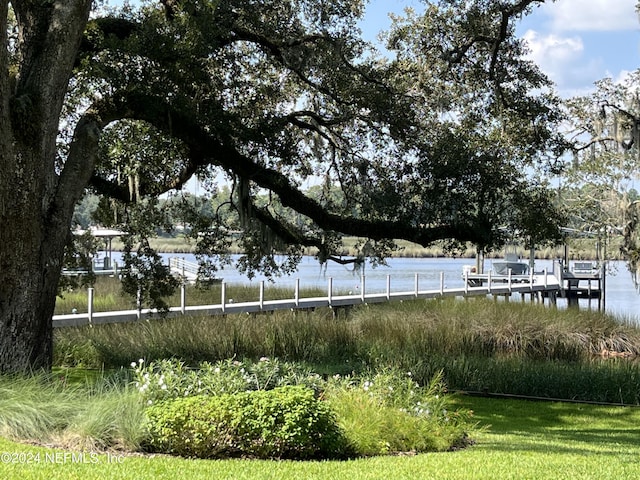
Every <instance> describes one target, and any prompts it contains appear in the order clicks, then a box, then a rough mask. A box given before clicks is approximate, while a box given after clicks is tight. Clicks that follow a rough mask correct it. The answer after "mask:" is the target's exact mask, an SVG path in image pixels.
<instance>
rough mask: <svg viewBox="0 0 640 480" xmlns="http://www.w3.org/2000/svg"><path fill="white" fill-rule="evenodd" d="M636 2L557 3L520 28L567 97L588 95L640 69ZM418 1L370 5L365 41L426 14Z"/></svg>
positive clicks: (549, 4) (534, 54)
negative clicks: (599, 83) (405, 14)
mask: <svg viewBox="0 0 640 480" xmlns="http://www.w3.org/2000/svg"><path fill="white" fill-rule="evenodd" d="M635 4H636V0H557V1H556V2H551V1H550V0H548V2H547V3H545V4H544V5H542V6H541V7H538V8H536V9H535V11H534V13H533V14H532V15H530V16H528V17H526V18H525V19H524V20H523V21H522V22H521V23H520V25H519V26H518V34H519V35H520V36H521V37H523V38H525V39H526V40H527V42H528V44H529V48H530V50H531V54H530V55H531V58H532V59H533V60H535V61H536V63H538V64H539V65H540V66H541V68H542V69H543V71H544V72H545V73H547V75H549V77H550V78H551V79H552V80H553V81H554V82H555V83H556V85H557V88H558V91H559V92H560V94H561V95H562V96H564V97H569V96H573V95H579V94H584V93H586V92H588V91H589V90H591V89H592V88H593V83H594V82H595V81H596V80H599V79H602V78H605V77H612V78H614V79H621V78H623V76H624V75H625V74H626V73H627V72H630V71H634V70H636V69H638V68H640V20H639V18H638V15H637V14H636V11H635ZM421 5H422V2H421V1H419V0H370V2H369V4H368V6H367V10H366V13H365V19H364V21H363V23H362V30H363V34H364V36H365V38H367V39H368V40H372V41H373V40H375V36H376V33H377V32H379V31H380V30H384V29H386V28H388V26H389V24H390V21H389V18H388V13H389V12H394V13H402V11H403V10H404V8H405V7H412V8H414V9H415V10H416V11H420V10H421Z"/></svg>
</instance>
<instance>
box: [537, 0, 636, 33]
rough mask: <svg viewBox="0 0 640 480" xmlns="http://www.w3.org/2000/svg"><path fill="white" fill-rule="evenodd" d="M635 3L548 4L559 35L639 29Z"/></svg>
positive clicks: (575, 0)
mask: <svg viewBox="0 0 640 480" xmlns="http://www.w3.org/2000/svg"><path fill="white" fill-rule="evenodd" d="M635 3H636V2H635V1H634V0H557V1H556V2H550V3H545V4H544V5H543V6H542V7H541V9H542V12H543V13H544V14H545V15H546V16H548V17H550V21H551V28H552V29H553V30H554V31H556V32H569V31H576V32H578V31H581V32H587V31H623V30H638V28H639V27H640V22H639V20H638V15H637V13H636V10H635Z"/></svg>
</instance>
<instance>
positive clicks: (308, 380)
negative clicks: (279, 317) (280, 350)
mask: <svg viewBox="0 0 640 480" xmlns="http://www.w3.org/2000/svg"><path fill="white" fill-rule="evenodd" d="M131 367H132V368H133V373H134V382H135V386H136V388H137V389H138V391H139V392H140V394H141V395H142V398H143V400H144V401H145V402H146V403H147V404H149V405H151V404H153V403H154V402H157V401H160V400H166V399H170V398H180V397H188V396H194V395H222V394H225V393H238V392H245V391H253V390H271V389H273V388H276V387H281V386H285V385H306V386H308V387H309V388H312V389H314V390H315V391H318V389H319V388H320V385H321V383H322V378H321V377H320V376H319V375H318V374H316V373H312V372H311V371H309V370H308V369H305V368H303V367H302V366H300V365H299V364H297V363H292V362H281V361H279V360H278V359H269V358H267V357H262V358H260V360H259V361H257V362H251V361H239V360H234V359H228V360H223V361H220V362H216V363H210V362H203V363H201V364H200V365H198V367H197V368H190V367H188V366H187V365H186V364H185V363H184V362H182V361H181V360H177V359H166V360H160V361H157V362H150V363H148V364H147V363H146V362H145V361H144V359H140V360H138V361H137V362H132V363H131Z"/></svg>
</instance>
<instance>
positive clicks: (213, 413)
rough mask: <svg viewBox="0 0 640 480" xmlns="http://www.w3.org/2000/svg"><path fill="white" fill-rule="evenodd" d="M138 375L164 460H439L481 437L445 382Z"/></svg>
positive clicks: (194, 372) (256, 369) (140, 371)
mask: <svg viewBox="0 0 640 480" xmlns="http://www.w3.org/2000/svg"><path fill="white" fill-rule="evenodd" d="M132 366H133V367H134V375H135V377H136V380H135V385H136V388H137V389H138V391H139V393H140V395H141V397H142V399H143V401H144V402H145V403H146V404H147V405H148V410H147V411H148V418H149V430H148V443H147V447H148V448H149V449H150V450H151V451H154V452H164V453H171V454H177V455H184V456H189V457H201V458H219V457H228V456H247V457H258V458H298V459H302V458H339V457H346V456H353V455H379V454H386V453H392V452H407V451H413V452H425V451H439V450H447V449H449V448H452V447H455V446H459V445H461V444H462V443H464V442H465V439H466V438H467V434H468V432H469V430H470V429H471V428H473V426H472V424H471V421H470V415H469V412H465V411H453V410H452V409H451V408H450V407H449V406H448V405H449V403H450V399H449V397H448V396H446V395H445V393H446V391H445V386H444V382H443V380H442V374H441V373H439V374H438V375H436V376H435V377H434V379H433V380H432V381H431V383H430V384H428V385H427V386H425V387H421V386H420V385H418V383H416V382H415V380H414V379H413V378H412V376H411V374H410V373H409V372H404V373H403V372H400V371H397V370H386V371H384V372H381V373H377V374H371V375H367V376H346V377H345V376H340V375H336V376H334V377H332V378H329V379H326V380H324V379H322V378H321V377H320V376H319V375H317V374H314V373H311V372H309V371H306V370H304V369H302V368H301V367H300V366H297V365H296V364H291V363H286V362H280V361H279V360H277V359H268V358H262V359H261V360H260V361H258V362H247V361H245V362H240V361H237V360H228V361H224V362H218V363H216V364H209V363H205V364H203V365H201V367H202V368H200V369H188V368H186V367H185V365H184V364H183V363H182V362H179V361H176V360H163V361H160V362H151V363H150V364H149V365H146V364H145V362H144V361H143V360H140V361H138V362H134V363H132Z"/></svg>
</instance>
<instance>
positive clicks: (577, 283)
mask: <svg viewBox="0 0 640 480" xmlns="http://www.w3.org/2000/svg"><path fill="white" fill-rule="evenodd" d="M474 270H475V268H472V267H469V268H466V269H465V270H464V272H463V276H464V280H465V284H466V285H468V286H469V287H472V288H473V287H482V286H483V285H485V284H488V285H491V284H493V283H507V284H509V285H517V284H532V285H533V284H536V283H539V282H540V281H541V277H543V276H544V277H546V278H547V279H546V280H545V287H544V288H536V289H531V292H522V291H521V289H518V290H520V291H521V293H523V295H524V293H530V294H531V295H532V296H533V295H534V294H536V295H539V296H540V297H541V298H548V299H550V301H551V302H552V303H556V301H557V299H558V298H566V299H567V301H568V304H569V305H578V301H579V300H580V299H588V300H589V301H591V300H596V301H597V303H598V310H604V308H605V295H604V292H605V283H606V275H605V266H604V265H602V264H599V263H598V262H584V261H571V262H568V264H567V263H565V262H562V261H560V260H556V261H554V262H553V270H552V271H551V272H550V273H547V272H546V271H545V272H534V271H533V270H530V272H529V273H528V274H527V275H522V274H520V275H514V274H512V270H511V269H509V270H508V272H507V274H506V275H505V274H504V273H495V272H493V270H489V271H488V272H487V273H476V272H475V271H474ZM501 272H502V271H501ZM548 277H551V279H549V278H548ZM506 295H510V293H507V294H506Z"/></svg>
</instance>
